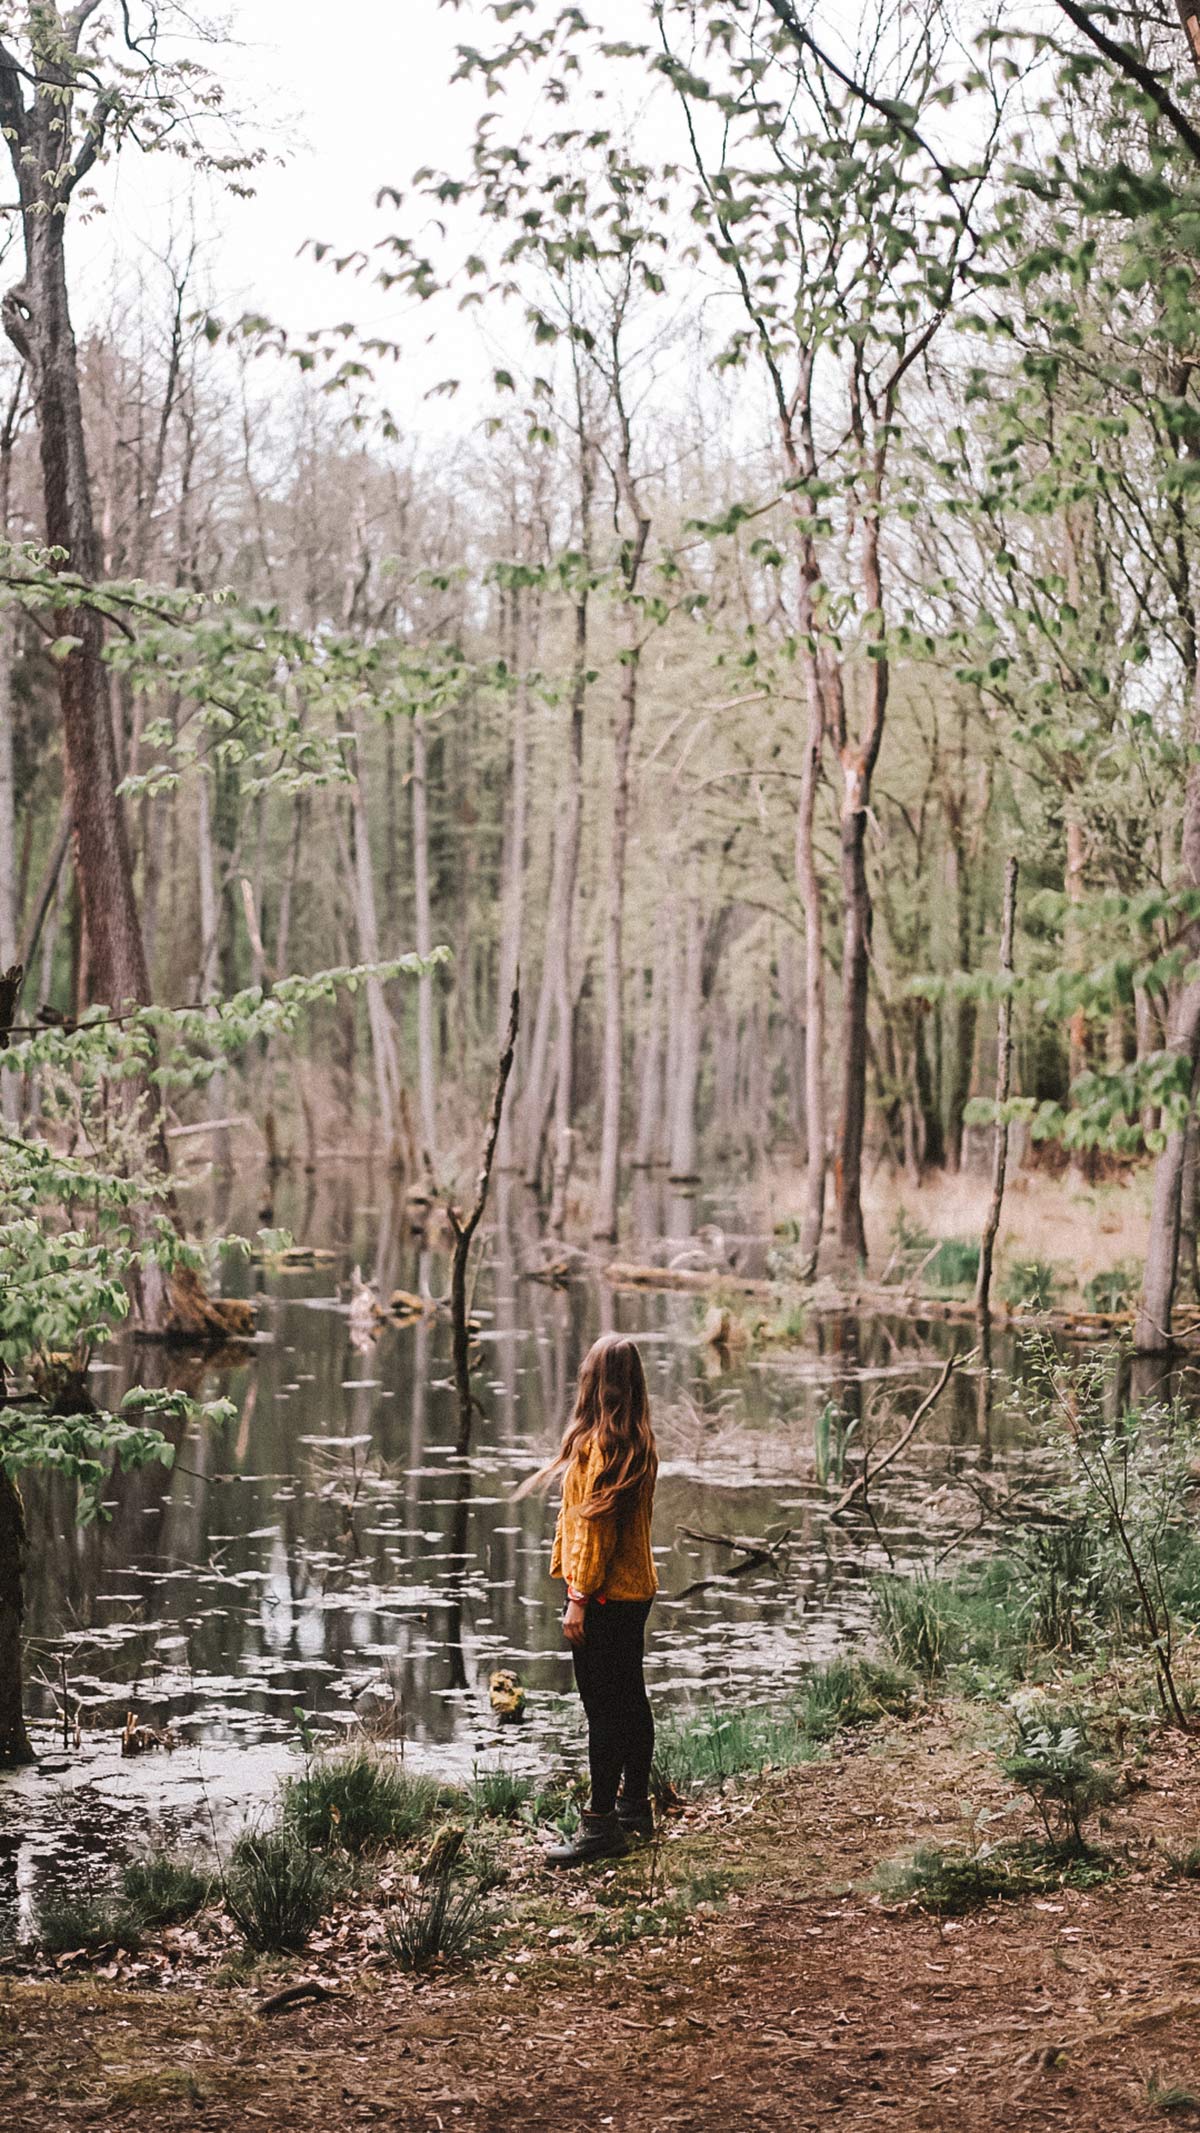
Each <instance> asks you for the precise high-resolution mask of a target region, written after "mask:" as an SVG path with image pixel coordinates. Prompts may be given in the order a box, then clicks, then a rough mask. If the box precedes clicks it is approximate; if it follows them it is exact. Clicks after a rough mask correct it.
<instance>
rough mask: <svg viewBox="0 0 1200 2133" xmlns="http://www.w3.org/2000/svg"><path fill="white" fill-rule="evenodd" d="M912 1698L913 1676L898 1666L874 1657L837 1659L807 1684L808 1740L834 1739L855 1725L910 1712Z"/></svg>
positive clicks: (804, 1716) (803, 1718) (803, 1719)
mask: <svg viewBox="0 0 1200 2133" xmlns="http://www.w3.org/2000/svg"><path fill="white" fill-rule="evenodd" d="M912 1697H913V1680H912V1676H911V1675H910V1674H906V1673H902V1672H901V1671H900V1669H899V1668H897V1667H894V1666H887V1665H880V1664H879V1663H878V1662H877V1661H875V1660H870V1659H857V1660H855V1659H833V1660H831V1661H830V1662H829V1665H828V1666H822V1667H818V1668H817V1669H816V1671H815V1672H814V1673H813V1674H810V1676H809V1678H808V1680H807V1682H806V1683H805V1685H804V1692H803V1695H802V1697H801V1701H800V1711H799V1717H800V1724H801V1727H802V1729H803V1732H804V1734H805V1737H806V1738H807V1739H808V1740H810V1741H827V1740H832V1738H833V1736H834V1734H835V1733H841V1732H843V1731H845V1730H847V1729H848V1728H850V1727H852V1726H867V1725H870V1724H872V1723H873V1721H874V1720H875V1719H877V1718H883V1717H885V1716H887V1715H888V1714H895V1715H897V1716H903V1715H905V1714H907V1712H908V1711H909V1709H910V1707H911V1705H912Z"/></svg>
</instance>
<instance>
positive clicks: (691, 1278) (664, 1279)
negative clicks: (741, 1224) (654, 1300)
mask: <svg viewBox="0 0 1200 2133" xmlns="http://www.w3.org/2000/svg"><path fill="white" fill-rule="evenodd" d="M604 1279H605V1281H606V1282H607V1283H608V1285H609V1287H610V1288H613V1289H690V1290H692V1291H694V1292H695V1294H696V1295H698V1296H703V1295H707V1294H708V1292H709V1291H710V1290H711V1289H729V1290H731V1291H733V1292H735V1293H736V1294H737V1295H738V1296H775V1295H777V1294H778V1293H779V1292H778V1289H777V1287H776V1284H775V1283H774V1282H771V1281H757V1280H754V1281H752V1280H751V1279H750V1278H749V1276H748V1275H745V1274H727V1273H726V1272H725V1270H724V1268H721V1267H713V1268H711V1269H709V1268H707V1267H705V1268H697V1267H669V1266H636V1265H632V1264H629V1263H627V1262H625V1261H624V1260H615V1261H614V1262H613V1264H612V1265H611V1266H606V1267H605V1269H604Z"/></svg>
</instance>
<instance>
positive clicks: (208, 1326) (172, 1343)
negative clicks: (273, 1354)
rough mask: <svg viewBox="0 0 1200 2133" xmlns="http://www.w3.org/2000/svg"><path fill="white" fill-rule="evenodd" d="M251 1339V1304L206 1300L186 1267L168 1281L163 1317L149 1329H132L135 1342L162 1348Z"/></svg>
mask: <svg viewBox="0 0 1200 2133" xmlns="http://www.w3.org/2000/svg"><path fill="white" fill-rule="evenodd" d="M253 1337H254V1306H253V1304H250V1303H246V1302H244V1301H243V1300H242V1298H241V1297H238V1296H210V1295H209V1294H208V1291H207V1290H206V1289H205V1287H204V1284H203V1283H202V1281H201V1280H200V1277H199V1275H198V1274H196V1273H195V1272H194V1271H193V1269H192V1268H191V1267H188V1266H180V1267H176V1268H175V1269H174V1271H173V1272H172V1274H171V1276H170V1278H169V1280H168V1283H167V1309H166V1313H165V1316H164V1317H163V1318H162V1319H161V1320H159V1321H157V1322H156V1323H155V1324H153V1325H150V1326H135V1327H134V1338H135V1340H139V1341H155V1342H160V1343H161V1344H162V1345H163V1346H165V1347H176V1346H178V1347H180V1348H220V1347H224V1346H225V1345H226V1343H227V1342H229V1341H240V1340H252V1339H253Z"/></svg>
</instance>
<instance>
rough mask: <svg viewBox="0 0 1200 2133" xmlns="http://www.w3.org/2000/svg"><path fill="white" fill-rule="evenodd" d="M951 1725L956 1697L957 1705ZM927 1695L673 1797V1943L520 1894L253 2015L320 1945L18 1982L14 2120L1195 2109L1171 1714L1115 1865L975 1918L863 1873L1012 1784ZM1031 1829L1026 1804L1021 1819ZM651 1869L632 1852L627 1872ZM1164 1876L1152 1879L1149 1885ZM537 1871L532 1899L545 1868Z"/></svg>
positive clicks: (644, 2123)
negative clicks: (708, 1795) (620, 1935)
mask: <svg viewBox="0 0 1200 2133" xmlns="http://www.w3.org/2000/svg"><path fill="white" fill-rule="evenodd" d="M959 1716H960V1719H961V1716H962V1714H961V1713H960V1714H959ZM977 1741H978V1737H977V1735H976V1737H975V1739H974V1740H973V1739H972V1737H971V1734H970V1732H969V1731H967V1732H964V1731H963V1730H962V1728H961V1726H960V1725H959V1724H956V1723H954V1722H952V1720H951V1718H950V1716H949V1715H947V1714H945V1713H942V1714H940V1715H939V1714H935V1715H933V1716H932V1717H931V1716H930V1714H929V1713H925V1714H923V1715H922V1716H921V1717H920V1718H918V1719H915V1720H913V1721H910V1722H907V1723H905V1724H902V1725H899V1726H896V1725H891V1726H889V1727H888V1728H887V1730H886V1733H885V1734H883V1733H880V1734H876V1736H875V1737H874V1738H870V1737H866V1738H863V1739H860V1740H859V1741H857V1742H855V1743H853V1744H852V1745H851V1746H850V1747H848V1748H842V1749H840V1750H839V1751H837V1752H836V1753H835V1755H834V1757H833V1758H832V1759H831V1760H829V1761H824V1762H815V1763H811V1764H808V1765H806V1766H803V1767H801V1768H799V1769H797V1770H793V1771H790V1772H787V1773H780V1774H777V1775H768V1776H766V1777H765V1778H763V1779H762V1780H761V1781H758V1782H757V1783H755V1784H754V1785H753V1786H750V1787H743V1788H742V1790H741V1791H740V1792H738V1793H733V1794H729V1795H727V1796H726V1797H725V1798H724V1799H722V1800H719V1801H710V1802H709V1803H708V1804H707V1805H702V1806H701V1807H699V1808H698V1809H696V1810H695V1811H694V1812H690V1813H689V1814H688V1815H686V1816H684V1817H682V1818H679V1819H677V1820H676V1821H675V1822H674V1823H673V1825H672V1830H671V1835H670V1837H669V1839H668V1843H667V1847H666V1852H667V1856H668V1859H669V1862H670V1868H671V1869H672V1870H673V1869H674V1867H675V1865H676V1862H677V1860H678V1859H684V1860H685V1862H686V1866H687V1869H688V1871H689V1872H690V1873H692V1874H693V1875H694V1876H695V1877H697V1880H698V1881H702V1879H703V1876H704V1874H705V1872H706V1871H707V1872H711V1871H713V1870H715V1869H718V1868H721V1869H724V1870H726V1871H730V1870H731V1871H732V1873H733V1875H734V1876H735V1881H734V1886H733V1889H732V1892H731V1894H730V1895H729V1898H728V1901H727V1902H726V1903H725V1904H724V1906H723V1907H721V1908H720V1909H718V1910H717V1911H716V1912H715V1914H713V1915H702V1916H700V1917H697V1918H696V1919H694V1920H693V1922H692V1925H691V1930H689V1931H687V1932H685V1933H684V1934H683V1935H682V1937H680V1938H678V1939H675V1940H670V1941H668V1942H663V1941H662V1940H661V1939H657V1940H653V1941H650V1940H645V1939H638V1938H636V1937H635V1938H634V1939H632V1940H631V1941H630V1942H629V1943H628V1944H626V1945H623V1946H614V1947H609V1948H605V1949H603V1950H601V1949H599V1948H597V1947H594V1946H593V1947H591V1948H589V1949H588V1950H587V1952H586V1953H579V1952H578V1950H579V1946H580V1943H579V1941H578V1939H576V1940H575V1942H574V1946H572V1945H570V1943H569V1939H568V1937H567V1936H566V1935H564V1934H563V1932H562V1931H561V1928H560V1930H559V1931H558V1932H557V1933H555V1936H554V1938H553V1939H552V1938H551V1933H552V1932H553V1931H554V1929H553V1927H552V1926H551V1923H550V1920H551V1918H552V1916H554V1915H555V1912H554V1906H555V1905H556V1904H558V1903H561V1901H562V1893H561V1884H559V1883H557V1882H554V1881H553V1880H552V1879H551V1877H550V1876H549V1875H543V1874H541V1873H539V1872H538V1871H537V1869H536V1868H533V1869H532V1871H531V1875H530V1877H529V1882H531V1883H532V1886H533V1887H534V1888H535V1889H540V1888H541V1885H542V1883H543V1882H544V1883H545V1899H544V1900H545V1914H544V1926H543V1928H542V1929H541V1930H539V1929H538V1928H537V1926H536V1924H535V1923H533V1921H534V1920H535V1919H536V1912H530V1911H529V1910H528V1908H527V1909H526V1913H525V1925H524V1929H523V1940H522V1942H521V1944H520V1945H517V1944H515V1943H514V1942H513V1941H512V1940H510V1941H509V1942H508V1944H507V1947H506V1949H505V1952H504V1953H503V1954H502V1955H501V1956H500V1958H499V1961H498V1962H497V1960H496V1957H495V1953H494V1951H493V1953H492V1955H491V1956H490V1958H489V1959H488V1960H486V1961H485V1962H483V1963H481V1964H480V1965H479V1966H477V1967H476V1968H475V1969H473V1970H471V1969H468V1970H463V1971H459V1972H448V1973H446V1974H444V1975H440V1976H435V1977H432V1978H430V1979H429V1980H427V1981H423V1982H415V1981H414V1980H412V1979H411V1978H406V1977H403V1976H401V1975H399V1974H398V1973H397V1972H396V1970H395V1968H394V1966H392V1965H391V1964H390V1962H387V1961H386V1960H385V1961H382V1962H378V1963H372V1964H368V1965H367V1966H365V1967H360V1968H359V1969H358V1970H357V1972H355V1973H352V1974H346V1973H345V1972H343V1971H339V1970H337V1968H336V1966H335V1965H330V1966H329V1967H327V1968H326V1969H325V1971H324V1973H323V1974H324V1975H325V1976H327V1977H328V1978H329V1981H330V1983H331V1984H332V1985H333V1986H334V1987H335V1997H333V1998H331V1999H328V2000H325V2001H322V2002H320V2003H317V2004H301V2005H298V2006H295V2007H293V2008H291V2009H289V2010H287V2011H285V2012H282V2013H279V2014H275V2015H272V2016H270V2017H264V2016H263V2015H262V2014H261V2013H259V2012H258V2004H259V2001H260V2000H261V1998H262V1997H263V1996H264V1994H265V1993H269V1992H271V1991H273V1990H275V1989H277V1988H278V1987H280V1986H282V1985H284V1984H286V1983H287V1982H289V1981H290V1980H291V1981H294V1980H297V1979H301V1978H304V1977H311V1976H313V1975H314V1974H316V1975H321V1974H322V1972H321V1969H320V1964H321V1963H322V1962H328V1958H325V1957H321V1958H317V1959H316V1960H314V1957H313V1955H312V1954H311V1953H310V1955H309V1956H308V1957H307V1958H305V1957H298V1958H293V1959H291V1960H290V1961H289V1963H288V1964H287V1965H285V1966H280V1965H279V1964H274V1965H272V1966H270V1968H269V1970H268V1969H263V1970H260V1971H259V1972H257V1973H256V1974H255V1976H254V1979H253V1982H252V1983H251V1982H250V1981H249V1980H247V1981H243V1982H240V1983H239V1982H223V1981H221V1980H220V1979H219V1977H212V1976H210V1978H209V1979H208V1980H207V1981H202V1980H201V1979H200V1978H198V1977H196V1976H194V1975H193V1976H188V1975H185V1974H183V1971H182V1970H181V1974H180V1976H179V1977H178V1978H177V1979H176V1980H175V1981H174V1982H172V1983H169V1984H168V1985H166V1986H165V1987H160V1988H159V1989H156V1990H152V1991H134V1990H130V1989H128V1987H126V1986H122V1985H121V1983H120V1981H119V1978H105V1977H103V1976H98V1975H97V1974H96V1973H95V1972H94V1971H88V1972H82V1973H80V1972H78V1971H76V1970H74V1969H72V1968H70V1967H68V1968H67V1970H66V1971H65V1973H59V1974H58V1975H57V1976H53V1977H47V1976H42V1977H38V1978H34V1977H21V1976H17V1975H15V1974H12V1975H10V1976H9V1978H8V1979H7V1981H5V1982H4V1983H3V1984H2V1985H0V2037H2V2039H3V2051H2V2054H0V2120H2V2121H3V2123H5V2124H6V2125H8V2126H11V2127H13V2128H14V2133H50V2129H51V2128H58V2127H60V2126H62V2125H64V2124H67V2123H70V2124H71V2125H73V2126H76V2127H103V2128H105V2129H109V2128H111V2129H112V2133H150V2129H151V2128H154V2129H155V2133H160V2129H162V2128H163V2127H174V2126H181V2127H183V2126H186V2127H188V2128H190V2129H193V2133H233V2129H234V2128H243V2127H256V2126H260V2125H261V2126H270V2127H272V2128H279V2129H283V2128H287V2129H288V2133H309V2129H314V2128H318V2127H320V2128H322V2129H324V2128H327V2127H329V2126H332V2125H337V2126H339V2127H358V2126H373V2125H386V2126H388V2127H390V2128H395V2129H396V2133H418V2129H419V2133H433V2129H435V2128H436V2129H440V2133H447V2129H449V2128H455V2129H461V2133H468V2129H471V2133H502V2129H503V2133H508V2129H510V2128H512V2127H514V2126H518V2125H519V2126H520V2127H521V2128H522V2129H524V2133H543V2129H545V2133H550V2129H553V2133H561V2129H562V2128H564V2127H569V2126H570V2127H579V2128H581V2129H586V2133H592V2129H596V2128H602V2127H608V2126H611V2127H613V2128H614V2129H615V2133H627V2129H628V2133H633V2129H635V2128H636V2129H637V2133H667V2129H668V2128H670V2129H687V2133H718V2129H719V2133H729V2129H738V2128H741V2127H746V2128H751V2127H762V2128H772V2129H775V2128H778V2129H780V2133H783V2129H788V2133H791V2129H796V2133H800V2129H805V2128H810V2127H811V2128H817V2127H821V2126H825V2125H827V2124H828V2123H829V2122H830V2121H831V2120H832V2121H834V2122H838V2123H845V2124H846V2125H848V2126H853V2127H854V2128H855V2129H856V2133H867V2129H875V2128H889V2129H901V2128H905V2129H907V2128H913V2129H916V2128H931V2129H932V2128H942V2127H951V2126H952V2127H954V2128H956V2129H957V2128H961V2129H964V2133H966V2129H972V2133H973V2129H976V2128H978V2129H980V2133H985V2129H986V2133H991V2129H993V2128H994V2129H996V2133H1000V2129H1001V2128H1003V2129H1004V2133H1013V2129H1023V2128H1029V2129H1033V2128H1050V2127H1058V2126H1062V2127H1072V2128H1074V2127H1078V2126H1082V2125H1090V2126H1094V2127H1096V2128H1103V2129H1104V2133H1123V2129H1125V2128H1128V2129H1131V2133H1132V2129H1133V2128H1143V2127H1144V2128H1149V2127H1154V2126H1160V2125H1162V2124H1163V2123H1164V2122H1165V2119H1166V2118H1167V2117H1170V2118H1172V2119H1174V2120H1176V2121H1177V2122H1180V2123H1184V2124H1186V2123H1188V2122H1190V2121H1192V2120H1195V2122H1197V2123H1200V2093H1198V2092H1200V1883H1198V1882H1196V1881H1193V1880H1190V1879H1188V1878H1187V1876H1186V1875H1185V1874H1183V1873H1182V1872H1181V1871H1180V1870H1179V1866H1178V1864H1176V1865H1173V1864H1172V1860H1173V1859H1175V1860H1176V1861H1178V1860H1179V1859H1180V1858H1181V1857H1182V1855H1183V1854H1185V1853H1186V1852H1187V1851H1188V1850H1189V1849H1190V1847H1191V1846H1192V1844H1193V1843H1194V1841H1195V1837H1196V1833H1197V1830H1198V1829H1200V1767H1198V1763H1197V1753H1196V1749H1195V1746H1194V1745H1193V1743H1192V1742H1191V1741H1190V1740H1187V1739H1180V1737H1178V1736H1169V1735H1166V1734H1165V1733H1164V1734H1159V1735H1158V1737H1157V1739H1156V1740H1155V1741H1154V1743H1153V1744H1152V1747H1151V1751H1150V1753H1149V1755H1148V1757H1147V1758H1146V1760H1145V1761H1144V1763H1143V1764H1142V1765H1141V1767H1140V1768H1138V1769H1130V1770H1128V1771H1127V1773H1126V1779H1127V1782H1126V1786H1125V1788H1124V1790H1123V1796H1122V1797H1121V1799H1120V1800H1119V1801H1118V1802H1117V1804H1116V1805H1115V1806H1114V1807H1113V1808H1112V1809H1111V1810H1109V1812H1108V1814H1107V1815H1106V1817H1105V1818H1104V1823H1103V1826H1102V1829H1101V1831H1100V1837H1101V1842H1102V1843H1103V1846H1104V1848H1105V1850H1106V1852H1107V1853H1108V1855H1109V1856H1110V1857H1111V1858H1112V1859H1113V1860H1114V1861H1115V1862H1116V1871H1115V1872H1114V1873H1113V1875H1112V1877H1111V1878H1110V1879H1108V1880H1107V1881H1106V1882H1104V1883H1103V1884H1102V1885H1099V1886H1095V1887H1091V1888H1063V1889H1058V1890H1052V1891H1050V1892H1048V1893H1046V1894H1044V1895H1039V1896H1036V1897H1027V1898H1024V1899H1023V1900H1021V1901H1019V1902H1013V1903H1004V1904H992V1905H990V1906H989V1907H988V1908H986V1909H985V1910H983V1911H980V1912H976V1913H974V1914H972V1915H969V1916H967V1917H964V1918H961V1919H946V1920H941V1921H939V1920H938V1919H936V1918H934V1917H931V1916H927V1915H924V1914H923V1913H921V1912H920V1911H914V1910H911V1909H894V1908H889V1907H886V1906H885V1905H884V1904H883V1903H882V1901H881V1899H880V1898H879V1897H878V1895H876V1894H874V1893H872V1891H871V1889H870V1887H869V1885H868V1884H869V1878H870V1876H871V1875H872V1873H873V1871H874V1869H875V1868H876V1867H877V1866H878V1864H879V1863H880V1862H881V1861H883V1860H886V1859H888V1858H892V1857H894V1856H896V1854H897V1853H900V1852H903V1851H905V1850H906V1849H911V1848H912V1847H913V1846H914V1845H916V1844H918V1843H938V1842H941V1843H945V1842H947V1841H948V1840H952V1839H953V1838H955V1837H959V1838H961V1835H962V1831H963V1811H964V1806H965V1804H966V1803H967V1802H968V1801H969V1802H970V1803H971V1804H972V1807H973V1809H974V1810H976V1811H978V1810H981V1809H985V1808H991V1807H996V1806H999V1805H1001V1804H1003V1801H1004V1799H1005V1798H1006V1797H1007V1795H1006V1791H1005V1788H1004V1786H1003V1784H1002V1782H1001V1780H1000V1779H999V1778H998V1776H997V1774H996V1765H995V1761H994V1757H993V1756H992V1754H991V1751H990V1749H989V1747H988V1746H987V1745H985V1744H977ZM1016 1819H1017V1821H1018V1822H1019V1821H1020V1816H1019V1815H1018V1817H1017V1818H1016ZM645 1871H646V1869H645V1865H644V1862H643V1863H642V1864H632V1865H625V1866H622V1867H621V1868H619V1869H617V1871H616V1875H615V1876H614V1877H613V1883H614V1886H615V1883H616V1882H617V1881H619V1880H620V1878H621V1877H629V1878H632V1877H636V1876H637V1875H639V1874H644V1872H645ZM1151 1890H1152V1891H1153V1901H1152V1903H1150V1902H1148V1900H1147V1899H1148V1895H1149V1893H1150V1891H1151ZM523 1893H524V1894H525V1896H526V1897H527V1896H528V1894H529V1884H528V1883H527V1884H526V1886H525V1888H524V1891H523Z"/></svg>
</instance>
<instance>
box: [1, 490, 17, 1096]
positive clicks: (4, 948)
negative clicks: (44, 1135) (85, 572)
mask: <svg viewBox="0 0 1200 2133" xmlns="http://www.w3.org/2000/svg"><path fill="white" fill-rule="evenodd" d="M5 523H6V521H5ZM15 652H16V630H15V627H14V618H13V615H12V611H11V610H10V609H9V608H3V609H0V970H8V969H10V968H11V966H12V965H13V964H14V963H16V962H17V961H18V953H17V916H18V914H17V811H16V789H15V786H14V782H13V687H12V678H13V659H14V655H15ZM20 1098H21V1092H20V1086H19V1081H18V1077H17V1076H16V1075H15V1074H11V1073H5V1072H4V1070H3V1067H0V1117H2V1118H4V1119H5V1120H6V1121H7V1123H8V1124H9V1125H15V1123H16V1121H17V1119H18V1117H19V1115H20Z"/></svg>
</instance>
